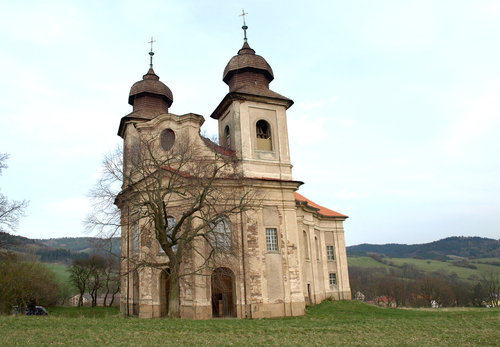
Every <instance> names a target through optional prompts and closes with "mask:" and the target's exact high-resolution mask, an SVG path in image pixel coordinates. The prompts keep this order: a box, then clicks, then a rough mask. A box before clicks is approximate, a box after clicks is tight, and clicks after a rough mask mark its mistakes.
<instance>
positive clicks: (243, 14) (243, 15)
mask: <svg viewBox="0 0 500 347" xmlns="http://www.w3.org/2000/svg"><path fill="white" fill-rule="evenodd" d="M247 14H248V12H245V9H241V14H240V17H243V26H242V27H241V29H243V33H244V40H245V42H247V29H248V27H247V24H246V23H245V15H247Z"/></svg>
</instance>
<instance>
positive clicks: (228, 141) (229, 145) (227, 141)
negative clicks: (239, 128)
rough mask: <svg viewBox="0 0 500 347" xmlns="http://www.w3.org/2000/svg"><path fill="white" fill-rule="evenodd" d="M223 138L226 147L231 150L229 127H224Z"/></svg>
mask: <svg viewBox="0 0 500 347" xmlns="http://www.w3.org/2000/svg"><path fill="white" fill-rule="evenodd" d="M224 138H225V141H226V147H227V148H231V130H230V129H229V125H226V128H225V129H224Z"/></svg>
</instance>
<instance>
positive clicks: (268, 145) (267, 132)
mask: <svg viewBox="0 0 500 347" xmlns="http://www.w3.org/2000/svg"><path fill="white" fill-rule="evenodd" d="M256 130H257V149H258V150H261V151H272V150H273V148H272V141H271V127H270V126H269V123H268V122H266V121H265V120H263V119H261V120H259V121H258V122H257V125H256Z"/></svg>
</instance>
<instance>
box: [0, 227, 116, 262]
mask: <svg viewBox="0 0 500 347" xmlns="http://www.w3.org/2000/svg"><path fill="white" fill-rule="evenodd" d="M108 245H109V243H108ZM108 245H106V244H104V243H103V240H102V239H99V238H96V237H63V238H53V239H29V238H27V237H23V236H17V235H12V234H8V233H4V232H0V250H1V249H3V250H8V251H11V252H16V253H20V254H25V255H27V256H29V257H34V258H37V259H39V260H40V261H43V262H54V263H70V262H71V261H73V259H81V258H88V256H89V254H92V253H106V250H107V249H109V246H108ZM112 251H113V252H116V253H119V252H120V238H113V239H112Z"/></svg>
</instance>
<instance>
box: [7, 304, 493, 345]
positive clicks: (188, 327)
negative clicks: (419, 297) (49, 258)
mask: <svg viewBox="0 0 500 347" xmlns="http://www.w3.org/2000/svg"><path fill="white" fill-rule="evenodd" d="M49 312H50V316H49V317H26V316H22V317H21V316H19V317H13V316H9V317H5V316H4V317H0V345H2V346H26V345H37V346H44V345H63V346H101V345H106V346H165V345H167V346H168V345H170V346H174V345H175V346H178V345H186V346H196V345H198V346H200V345H201V346H207V345H211V346H269V345H272V346H278V345H285V346H286V345H288V346H290V345H293V346H324V345H337V346H366V345H370V346H403V345H404V346H498V342H499V341H500V309H446V310H418V309H387V308H386V309H384V308H379V307H374V306H369V305H367V304H364V303H361V302H354V301H337V302H324V303H323V304H321V305H318V306H314V307H311V308H309V309H308V311H307V315H306V316H303V317H295V318H283V319H260V320H238V319H221V320H216V319H214V320H202V321H189V320H180V319H174V320H170V319H151V320H143V319H138V318H125V317H122V316H120V315H119V313H118V311H117V310H116V309H113V308H112V309H107V308H90V307H84V308H81V309H78V308H54V309H52V310H49Z"/></svg>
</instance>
